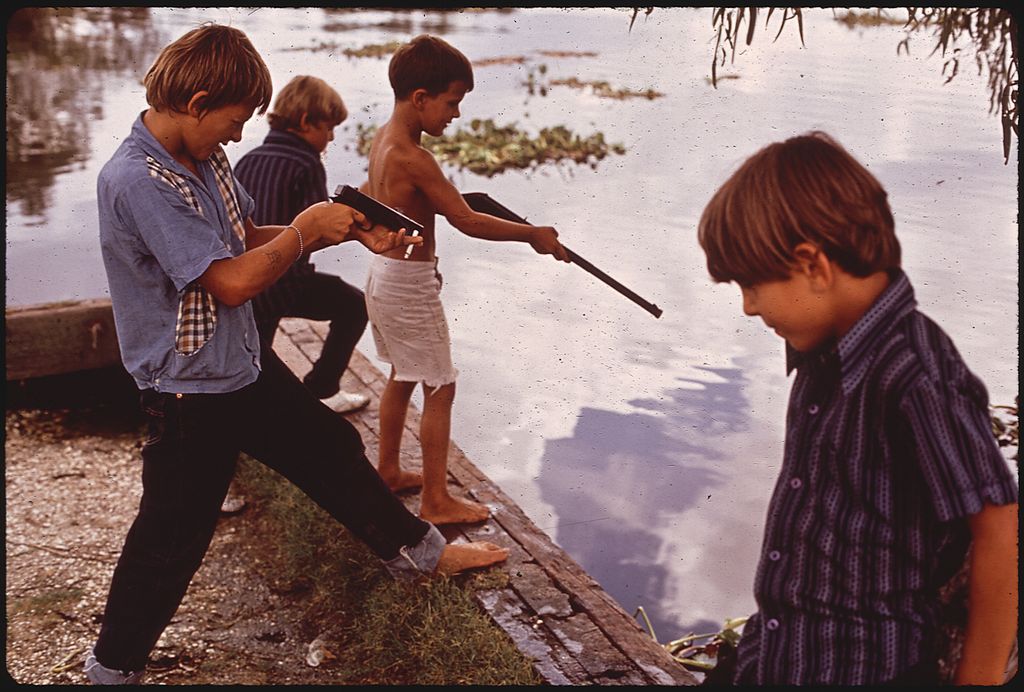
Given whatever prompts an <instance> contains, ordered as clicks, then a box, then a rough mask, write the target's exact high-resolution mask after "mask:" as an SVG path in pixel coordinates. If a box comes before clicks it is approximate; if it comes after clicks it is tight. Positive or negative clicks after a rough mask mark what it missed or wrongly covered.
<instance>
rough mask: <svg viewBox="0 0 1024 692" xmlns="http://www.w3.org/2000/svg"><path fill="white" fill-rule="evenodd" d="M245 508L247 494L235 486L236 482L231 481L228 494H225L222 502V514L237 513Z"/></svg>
mask: <svg viewBox="0 0 1024 692" xmlns="http://www.w3.org/2000/svg"><path fill="white" fill-rule="evenodd" d="M243 509H245V495H243V494H242V493H240V492H239V491H238V488H237V487H236V486H235V482H234V481H231V485H229V486H228V494H227V495H225V496H224V501H223V502H221V503H220V513H221V514H237V513H238V512H241V511H242V510H243Z"/></svg>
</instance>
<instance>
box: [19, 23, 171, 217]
mask: <svg viewBox="0 0 1024 692" xmlns="http://www.w3.org/2000/svg"><path fill="white" fill-rule="evenodd" d="M162 43H163V38H162V36H161V34H160V32H159V31H157V29H156V28H155V27H154V26H153V24H152V20H151V18H150V12H149V9H148V8H145V7H99V8H84V7H49V8H45V7H44V8H24V9H21V10H18V11H17V12H15V13H14V14H13V15H12V16H11V19H10V21H9V23H8V25H7V170H6V178H7V203H8V205H10V204H11V203H20V205H21V213H22V214H24V215H26V216H41V215H42V214H43V213H44V212H45V210H46V209H48V208H49V206H50V205H51V203H52V200H51V197H52V194H53V188H54V185H55V181H56V177H57V176H58V175H59V174H60V173H61V172H63V171H67V170H70V169H71V168H73V167H74V166H76V165H81V164H83V163H84V162H85V161H86V160H88V159H89V158H90V156H91V154H92V149H93V146H92V140H91V128H90V125H91V123H93V122H94V121H97V120H102V119H103V118H104V112H103V104H104V85H105V83H106V81H107V79H108V78H109V76H110V74H111V73H120V72H124V71H128V70H136V69H138V66H139V65H140V64H145V63H146V62H147V60H148V58H149V57H150V56H151V55H153V54H155V52H156V51H157V50H159V48H160V46H161V45H162Z"/></svg>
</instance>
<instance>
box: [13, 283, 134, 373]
mask: <svg viewBox="0 0 1024 692" xmlns="http://www.w3.org/2000/svg"><path fill="white" fill-rule="evenodd" d="M4 322H5V333H4V347H5V350H6V353H5V359H6V366H7V381H11V380H24V379H30V378H33V377H45V376H47V375H62V374H64V373H69V372H78V371H81V370H94V369H97V368H106V367H110V366H113V365H118V364H120V363H121V352H120V350H119V349H118V345H117V332H116V331H115V329H114V313H113V310H112V309H111V307H110V300H109V299H96V300H77V301H65V302H61V303H46V304H42V305H26V306H20V307H8V308H7V310H6V315H5V321H4Z"/></svg>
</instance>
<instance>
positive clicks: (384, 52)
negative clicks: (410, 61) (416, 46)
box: [342, 41, 402, 58]
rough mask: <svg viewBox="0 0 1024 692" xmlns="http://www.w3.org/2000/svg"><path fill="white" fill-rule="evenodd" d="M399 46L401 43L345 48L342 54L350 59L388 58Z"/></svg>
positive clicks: (392, 42)
mask: <svg viewBox="0 0 1024 692" xmlns="http://www.w3.org/2000/svg"><path fill="white" fill-rule="evenodd" d="M401 45H402V42H401V41H388V42H387V43H371V44H369V45H365V46H363V47H362V48H346V49H345V50H343V51H342V53H344V54H345V55H346V56H348V57H350V58H390V57H391V56H392V55H393V54H394V52H395V51H396V50H398V48H399V47H400V46H401Z"/></svg>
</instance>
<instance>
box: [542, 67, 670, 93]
mask: <svg viewBox="0 0 1024 692" xmlns="http://www.w3.org/2000/svg"><path fill="white" fill-rule="evenodd" d="M534 70H536V73H535V72H534ZM547 71H548V66H547V65H545V64H543V63H541V64H540V65H537V67H536V68H530V71H529V72H528V73H527V74H526V80H525V81H524V82H523V86H525V87H526V90H527V91H528V92H529V94H530V96H534V95H536V94H540V95H541V96H547V95H548V90H549V89H550V88H551V87H553V86H567V87H572V88H574V89H588V88H589V89H590V90H591V91H592V92H593V94H594V95H595V96H598V97H600V98H609V99H617V100H620V101H622V100H624V99H628V98H645V99H648V100H653V99H656V98H659V97H661V96H664V95H665V94H663V93H661V92H660V91H656V90H654V89H643V90H636V89H616V88H614V87H613V86H612V85H611V84H609V83H608V82H606V81H603V80H596V79H595V80H589V81H588V80H582V79H580V78H578V77H567V78H562V79H549V80H547V81H544V80H543V76H544V75H545V74H547ZM538 74H539V75H540V76H538Z"/></svg>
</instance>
